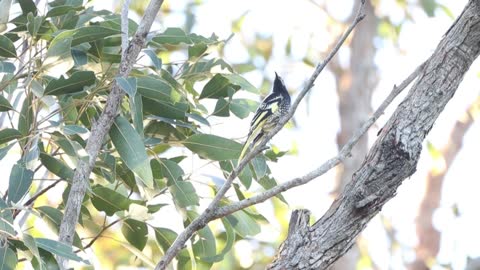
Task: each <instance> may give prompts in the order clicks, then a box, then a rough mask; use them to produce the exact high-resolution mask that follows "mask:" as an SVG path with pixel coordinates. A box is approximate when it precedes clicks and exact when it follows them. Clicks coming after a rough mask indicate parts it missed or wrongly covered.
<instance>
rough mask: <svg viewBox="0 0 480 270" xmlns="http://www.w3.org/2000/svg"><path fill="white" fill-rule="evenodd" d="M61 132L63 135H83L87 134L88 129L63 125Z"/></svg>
mask: <svg viewBox="0 0 480 270" xmlns="http://www.w3.org/2000/svg"><path fill="white" fill-rule="evenodd" d="M63 132H64V133H65V135H74V134H85V133H87V132H88V129H86V128H84V127H82V126H79V125H65V126H64V127H63Z"/></svg>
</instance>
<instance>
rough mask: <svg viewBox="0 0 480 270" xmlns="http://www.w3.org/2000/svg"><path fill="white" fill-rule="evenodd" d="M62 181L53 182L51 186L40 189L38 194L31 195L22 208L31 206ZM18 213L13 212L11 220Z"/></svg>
mask: <svg viewBox="0 0 480 270" xmlns="http://www.w3.org/2000/svg"><path fill="white" fill-rule="evenodd" d="M61 181H62V180H57V181H55V182H53V183H52V184H50V185H49V186H48V187H46V188H44V189H42V190H41V191H40V192H38V193H37V194H35V195H33V196H32V197H31V198H30V199H28V201H26V202H25V203H24V204H23V206H24V207H28V206H30V205H31V204H33V203H34V202H35V200H36V199H38V197H40V196H42V195H43V194H45V192H47V191H49V190H50V189H52V188H53V187H55V186H56V185H57V184H58V183H60V182H61ZM18 213H20V211H19V210H18V211H15V212H14V213H13V218H16V217H17V215H18Z"/></svg>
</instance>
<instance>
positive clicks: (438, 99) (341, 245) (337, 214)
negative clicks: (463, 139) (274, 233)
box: [270, 0, 480, 269]
mask: <svg viewBox="0 0 480 270" xmlns="http://www.w3.org/2000/svg"><path fill="white" fill-rule="evenodd" d="M479 45H480V0H470V1H469V2H468V4H467V6H466V7H465V9H464V11H463V12H462V14H461V15H460V16H459V17H458V18H457V20H456V21H455V22H454V24H453V25H452V27H451V28H450V29H449V30H448V31H447V33H446V34H445V36H444V38H443V39H442V40H441V41H440V43H439V45H438V46H437V48H436V50H435V52H434V53H433V54H432V56H431V57H430V59H429V61H428V63H427V65H426V67H425V69H424V71H423V72H422V74H421V75H420V76H419V78H418V79H417V81H416V82H415V84H414V85H413V86H412V89H411V90H410V92H409V93H408V95H407V96H406V97H405V99H404V100H403V101H402V102H401V103H400V104H399V106H398V107H397V109H396V110H395V112H394V113H393V115H392V116H391V117H390V119H389V120H388V122H387V123H386V124H385V126H384V127H383V128H382V130H381V132H380V134H379V137H378V138H377V140H376V142H375V144H374V145H373V146H372V148H371V150H370V151H369V153H368V155H367V156H366V158H365V160H364V162H363V164H362V166H361V168H360V169H359V170H358V171H357V172H356V173H355V174H354V175H353V177H352V181H350V182H349V183H348V184H347V185H346V187H345V190H344V191H343V192H342V193H341V195H340V196H339V198H338V199H337V200H335V202H334V203H333V204H332V206H331V207H330V209H329V210H328V211H327V213H326V214H325V215H324V216H323V217H322V218H320V220H318V221H317V222H316V223H315V224H314V225H312V226H311V227H309V228H307V229H306V230H305V231H306V233H305V235H304V236H303V237H302V241H301V242H297V243H296V245H287V244H284V245H282V248H281V249H280V250H279V252H278V256H277V257H276V260H275V261H274V262H273V263H272V265H271V266H270V268H271V269H326V268H327V267H328V266H330V265H331V264H332V263H333V262H334V261H336V260H337V259H338V258H339V257H340V256H342V255H343V254H344V253H345V252H346V251H347V250H348V249H349V248H350V247H351V246H352V244H353V243H354V241H355V238H356V236H357V235H358V234H359V233H360V232H361V231H362V230H363V229H364V228H365V226H366V224H367V223H368V221H369V220H371V219H372V218H373V217H374V216H375V215H376V214H377V213H378V212H379V211H380V210H381V208H382V206H383V205H384V204H385V203H386V202H387V201H388V200H389V199H391V198H392V197H394V196H395V193H396V191H397V188H398V186H399V185H400V184H401V183H402V182H403V181H404V180H405V179H407V178H408V177H410V176H411V175H412V174H413V173H414V172H415V170H416V166H417V163H418V159H419V157H420V152H421V150H422V143H423V140H424V139H425V136H426V135H427V134H428V132H429V131H430V129H431V128H432V126H433V124H434V122H435V121H436V119H437V118H438V116H439V115H440V113H441V112H442V111H443V109H444V107H445V105H446V104H447V103H448V101H449V100H450V99H451V98H452V97H453V95H454V93H455V91H456V90H457V88H458V85H459V84H460V82H461V81H462V79H463V76H464V74H465V73H466V72H467V71H468V69H469V68H470V66H471V64H472V62H473V61H474V60H475V59H476V58H477V56H478V54H479V52H480V46H479Z"/></svg>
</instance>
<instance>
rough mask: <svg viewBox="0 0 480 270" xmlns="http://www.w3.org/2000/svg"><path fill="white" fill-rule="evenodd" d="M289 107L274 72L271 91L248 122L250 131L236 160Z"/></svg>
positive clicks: (286, 94) (288, 100)
mask: <svg viewBox="0 0 480 270" xmlns="http://www.w3.org/2000/svg"><path fill="white" fill-rule="evenodd" d="M289 109H290V95H289V94H288V91H287V88H286V87H285V83H284V82H283V80H282V78H280V76H278V74H277V73H276V72H275V81H274V82H273V91H272V93H271V94H269V95H268V96H267V97H266V98H265V99H264V100H263V101H262V103H261V104H260V106H258V109H257V111H256V112H255V115H254V116H253V119H252V122H250V131H249V132H248V136H247V140H246V141H245V144H244V145H243V148H242V152H241V154H240V157H239V158H238V162H240V161H242V158H243V157H244V156H245V154H246V152H247V149H248V148H249V147H250V145H252V146H255V145H256V143H257V142H258V141H259V140H260V139H261V138H262V137H263V135H265V133H267V132H269V131H270V130H272V129H273V128H275V126H276V125H277V124H278V121H279V120H280V118H282V117H283V116H284V115H286V114H287V113H288V110H289ZM252 142H253V144H252Z"/></svg>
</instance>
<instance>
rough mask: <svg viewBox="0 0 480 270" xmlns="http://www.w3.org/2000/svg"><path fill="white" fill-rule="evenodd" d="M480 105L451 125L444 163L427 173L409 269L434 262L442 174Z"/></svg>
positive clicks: (425, 269)
mask: <svg viewBox="0 0 480 270" xmlns="http://www.w3.org/2000/svg"><path fill="white" fill-rule="evenodd" d="M479 106H480V97H478V98H477V99H476V100H475V102H473V103H472V104H471V105H470V106H469V107H468V109H467V110H466V112H465V113H464V115H462V116H461V118H460V119H458V120H457V122H456V123H455V125H454V126H453V129H452V131H451V132H450V136H449V139H448V142H447V144H446V145H445V147H443V148H442V149H441V150H440V153H441V155H442V157H443V160H444V161H445V164H444V165H445V167H444V168H443V169H441V170H438V169H437V168H434V169H432V170H430V171H429V172H428V175H427V178H426V179H425V181H426V187H425V194H424V196H423V198H422V201H421V203H420V207H419V210H418V215H417V218H416V225H417V237H418V244H417V246H416V248H415V252H416V259H415V261H414V262H413V263H412V264H411V265H410V266H409V269H410V270H428V269H430V268H429V267H428V262H429V261H431V260H434V259H435V257H436V256H437V254H438V251H439V250H440V236H441V235H440V232H439V231H438V230H437V229H435V227H434V226H433V214H434V212H435V210H436V209H437V208H438V207H439V206H440V200H441V198H442V187H443V182H444V179H445V175H446V174H447V172H448V169H449V168H450V167H451V165H452V163H453V161H454V160H455V158H456V156H457V155H458V153H459V152H460V150H461V149H462V145H463V138H464V136H465V134H466V133H467V131H468V130H469V128H470V127H471V126H472V124H473V122H474V117H473V115H472V113H473V111H475V110H476V108H478V107H479Z"/></svg>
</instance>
